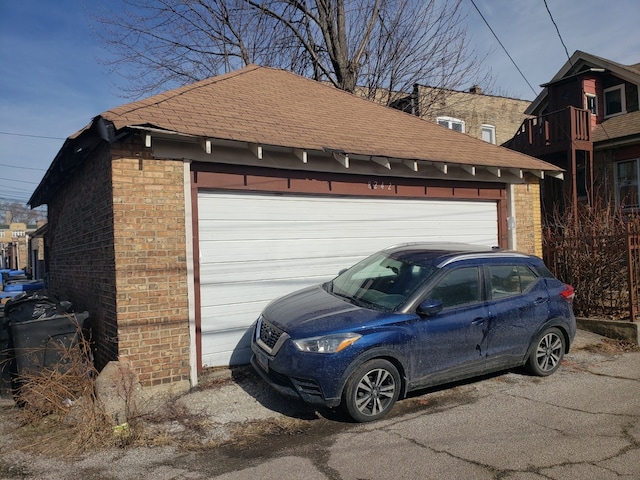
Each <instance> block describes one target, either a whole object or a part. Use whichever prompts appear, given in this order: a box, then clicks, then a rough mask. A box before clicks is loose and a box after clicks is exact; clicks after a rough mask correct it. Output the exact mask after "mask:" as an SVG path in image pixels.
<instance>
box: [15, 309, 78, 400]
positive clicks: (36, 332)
mask: <svg viewBox="0 0 640 480" xmlns="http://www.w3.org/2000/svg"><path fill="white" fill-rule="evenodd" d="M88 317H89V312H82V313H65V314H62V315H53V316H49V317H42V318H37V319H30V320H22V319H20V320H13V319H12V318H11V317H9V322H8V325H9V346H10V351H11V355H12V357H13V358H12V363H13V368H12V370H13V371H12V372H11V373H12V377H13V378H14V379H20V377H21V376H23V375H25V374H28V373H35V372H38V371H42V370H43V369H46V368H50V367H53V366H55V365H56V364H58V363H59V362H60V361H61V360H62V354H63V353H64V351H65V349H69V348H71V347H73V346H74V345H76V344H77V343H78V341H79V339H80V335H81V332H82V328H83V325H84V321H85V320H86V319H87V318H88ZM14 388H15V385H14Z"/></svg>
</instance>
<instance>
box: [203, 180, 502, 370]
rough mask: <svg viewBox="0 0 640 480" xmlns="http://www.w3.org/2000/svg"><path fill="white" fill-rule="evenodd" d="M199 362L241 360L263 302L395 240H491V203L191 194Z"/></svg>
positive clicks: (493, 226) (494, 216)
mask: <svg viewBox="0 0 640 480" xmlns="http://www.w3.org/2000/svg"><path fill="white" fill-rule="evenodd" d="M198 215H199V236H200V293H201V308H202V311H201V325H202V364H203V366H222V365H236V364H243V363H247V362H248V360H249V357H250V349H249V345H248V338H247V335H246V331H247V327H249V326H250V325H251V323H253V321H254V320H255V319H256V318H257V317H258V315H259V314H260V312H261V310H262V309H263V308H264V307H265V305H266V304H267V303H268V302H269V301H271V300H273V299H274V298H277V297H279V296H282V295H284V294H287V293H289V292H292V291H294V290H297V289H300V288H303V287H306V286H309V285H314V284H318V283H321V282H324V281H326V280H328V279H330V278H332V277H334V276H335V275H336V274H337V273H338V271H340V270H341V269H343V268H346V267H349V266H351V265H352V264H354V263H355V262H356V261H358V260H360V259H362V258H364V257H365V256H367V255H369V254H371V253H374V252H375V251H377V250H380V249H382V248H385V247H388V246H391V245H395V244H398V243H405V242H416V241H438V242H439V241H444V242H447V241H458V242H467V243H475V244H479V245H486V246H494V245H497V244H498V223H497V207H496V203H495V202H471V201H453V200H418V199H416V200H410V199H373V198H344V197H327V196H324V197H313V196H294V195H289V196H283V195H258V194H255V195H254V194H247V193H238V194H234V193H211V192H204V193H203V192H201V193H199V194H198Z"/></svg>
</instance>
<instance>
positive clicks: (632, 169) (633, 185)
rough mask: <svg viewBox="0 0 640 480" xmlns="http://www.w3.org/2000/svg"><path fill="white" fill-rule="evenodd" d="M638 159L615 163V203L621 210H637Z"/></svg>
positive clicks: (639, 162)
mask: <svg viewBox="0 0 640 480" xmlns="http://www.w3.org/2000/svg"><path fill="white" fill-rule="evenodd" d="M639 164H640V159H635V160H627V161H625V162H618V163H616V167H615V168H616V197H617V198H616V201H617V203H618V205H620V207H622V208H638V206H639V205H638V198H639V196H638V177H639V176H640V175H639V174H638V166H639Z"/></svg>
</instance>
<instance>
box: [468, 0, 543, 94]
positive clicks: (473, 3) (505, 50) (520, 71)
mask: <svg viewBox="0 0 640 480" xmlns="http://www.w3.org/2000/svg"><path fill="white" fill-rule="evenodd" d="M471 4H472V5H473V6H474V8H475V9H476V11H477V12H478V14H479V15H480V17H481V18H482V20H483V21H484V23H485V25H486V26H487V28H489V30H490V31H491V33H492V34H493V36H494V37H495V39H496V40H497V42H498V43H499V44H500V46H501V47H502V50H504V53H506V54H507V57H509V60H511V63H513V66H514V67H516V70H518V73H520V76H521V77H522V78H523V79H524V81H525V82H527V85H529V88H530V89H531V91H532V92H533V94H534V95H538V92H536V90H535V88H533V87H532V86H531V84H530V83H529V80H527V77H525V76H524V73H522V70H520V67H518V65H517V64H516V62H515V60H514V59H513V58H511V55H510V54H509V52H508V51H507V49H506V48H505V46H504V45H503V44H502V42H501V41H500V39H499V38H498V35H496V32H494V31H493V28H491V25H489V22H487V19H486V18H484V15H482V12H481V11H480V9H479V8H478V6H477V5H476V2H475V1H474V0H471ZM545 4H546V1H545Z"/></svg>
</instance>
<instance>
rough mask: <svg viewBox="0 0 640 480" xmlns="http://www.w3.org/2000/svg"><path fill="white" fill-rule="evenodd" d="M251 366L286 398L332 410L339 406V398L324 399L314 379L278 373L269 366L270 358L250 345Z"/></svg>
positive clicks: (258, 348)
mask: <svg viewBox="0 0 640 480" xmlns="http://www.w3.org/2000/svg"><path fill="white" fill-rule="evenodd" d="M251 349H252V350H253V355H252V356H251V365H252V366H253V368H254V369H255V371H256V372H258V374H259V375H260V376H261V377H262V379H263V380H264V381H265V382H267V383H268V384H269V385H270V386H271V388H273V389H274V390H276V391H277V392H279V393H280V394H282V395H285V396H287V397H292V398H297V399H301V400H302V401H304V402H305V403H308V404H310V405H315V406H318V407H327V408H333V407H337V406H338V405H339V404H340V397H337V398H331V397H330V398H326V397H325V395H324V393H323V390H322V387H321V386H320V384H319V383H318V382H317V381H316V380H315V379H314V378H304V377H297V376H296V377H294V376H289V375H286V374H284V373H281V372H279V371H278V370H276V369H274V368H273V367H271V366H270V365H269V362H270V361H271V359H270V357H269V356H268V355H266V353H265V352H263V351H262V350H261V349H260V347H259V346H257V345H255V344H252V345H251Z"/></svg>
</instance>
